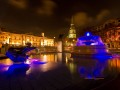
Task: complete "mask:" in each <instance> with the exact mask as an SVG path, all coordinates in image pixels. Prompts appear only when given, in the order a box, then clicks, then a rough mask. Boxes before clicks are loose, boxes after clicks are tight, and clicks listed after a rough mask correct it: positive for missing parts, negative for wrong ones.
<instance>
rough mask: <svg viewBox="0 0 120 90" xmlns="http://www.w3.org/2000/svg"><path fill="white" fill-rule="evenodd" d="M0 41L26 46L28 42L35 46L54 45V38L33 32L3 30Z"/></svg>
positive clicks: (0, 33)
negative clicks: (18, 32) (20, 32)
mask: <svg viewBox="0 0 120 90" xmlns="http://www.w3.org/2000/svg"><path fill="white" fill-rule="evenodd" d="M43 34H44V33H42V35H43ZM0 43H2V44H9V45H14V46H20V45H21V46H24V45H25V44H26V43H31V44H32V45H33V46H54V39H50V38H47V37H44V36H41V37H40V36H34V35H31V34H16V33H10V32H3V31H1V32H0Z"/></svg>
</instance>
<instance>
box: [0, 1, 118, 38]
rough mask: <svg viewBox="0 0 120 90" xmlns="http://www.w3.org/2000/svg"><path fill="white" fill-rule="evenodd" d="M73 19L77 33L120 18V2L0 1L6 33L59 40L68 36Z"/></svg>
mask: <svg viewBox="0 0 120 90" xmlns="http://www.w3.org/2000/svg"><path fill="white" fill-rule="evenodd" d="M71 16H73V17H74V24H75V26H76V27H77V30H78V31H80V30H81V28H83V27H87V26H93V25H99V24H101V23H102V22H104V21H105V20H107V19H111V18H120V1H119V0H0V25H1V26H2V27H5V28H6V29H5V30H6V31H10V32H17V33H29V32H31V33H33V34H36V35H41V33H42V32H44V33H45V36H47V37H54V36H55V37H58V35H59V34H63V33H64V34H65V33H68V30H69V27H70V21H71Z"/></svg>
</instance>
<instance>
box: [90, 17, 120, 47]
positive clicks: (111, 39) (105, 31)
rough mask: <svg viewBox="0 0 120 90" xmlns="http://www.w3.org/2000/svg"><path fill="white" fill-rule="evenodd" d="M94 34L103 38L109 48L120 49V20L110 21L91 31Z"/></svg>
mask: <svg viewBox="0 0 120 90" xmlns="http://www.w3.org/2000/svg"><path fill="white" fill-rule="evenodd" d="M91 31H92V32H93V33H94V34H96V35H99V36H101V38H102V40H103V42H104V43H105V44H106V45H107V46H108V47H109V48H120V19H119V18H117V19H110V20H108V21H106V22H105V23H103V24H102V25H100V26H97V27H94V28H92V30H91Z"/></svg>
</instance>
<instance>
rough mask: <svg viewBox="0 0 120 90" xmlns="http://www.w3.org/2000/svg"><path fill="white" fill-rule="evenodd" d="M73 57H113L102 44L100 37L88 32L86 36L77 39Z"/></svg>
mask: <svg viewBox="0 0 120 90" xmlns="http://www.w3.org/2000/svg"><path fill="white" fill-rule="evenodd" d="M71 55H72V57H74V56H75V57H76V56H83V57H86V56H89V57H91V56H92V57H94V56H95V57H98V56H100V57H101V56H105V55H107V56H108V55H111V54H110V53H109V51H108V49H107V46H106V45H105V44H104V43H103V42H102V40H101V38H100V36H96V35H91V33H89V32H87V33H86V34H85V36H82V37H79V38H78V39H77V43H76V46H75V47H73V51H72V54H71Z"/></svg>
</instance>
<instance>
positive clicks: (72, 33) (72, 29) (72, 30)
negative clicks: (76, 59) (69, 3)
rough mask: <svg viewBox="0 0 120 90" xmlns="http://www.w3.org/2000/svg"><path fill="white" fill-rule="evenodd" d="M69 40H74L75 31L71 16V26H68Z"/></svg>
mask: <svg viewBox="0 0 120 90" xmlns="http://www.w3.org/2000/svg"><path fill="white" fill-rule="evenodd" d="M68 34H69V35H68V36H69V38H76V30H75V26H74V17H73V16H72V18H71V26H70V30H69V33H68Z"/></svg>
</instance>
